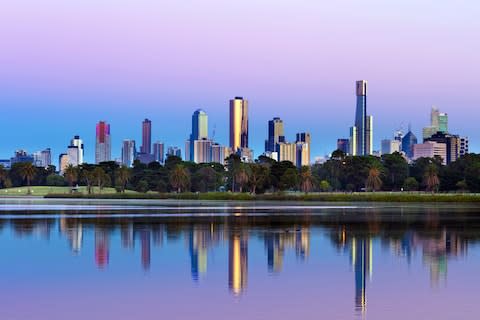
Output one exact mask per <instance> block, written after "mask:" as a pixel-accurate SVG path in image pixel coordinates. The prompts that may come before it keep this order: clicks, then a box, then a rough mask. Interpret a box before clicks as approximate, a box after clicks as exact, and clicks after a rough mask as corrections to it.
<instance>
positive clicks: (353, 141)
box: [348, 126, 358, 156]
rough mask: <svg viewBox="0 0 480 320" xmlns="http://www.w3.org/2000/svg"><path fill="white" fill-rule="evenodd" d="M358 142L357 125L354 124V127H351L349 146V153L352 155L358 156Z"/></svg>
mask: <svg viewBox="0 0 480 320" xmlns="http://www.w3.org/2000/svg"><path fill="white" fill-rule="evenodd" d="M357 142H358V139H357V127H356V126H353V127H350V141H349V143H348V144H349V147H350V152H349V154H350V155H351V156H356V155H357V150H358V148H357Z"/></svg>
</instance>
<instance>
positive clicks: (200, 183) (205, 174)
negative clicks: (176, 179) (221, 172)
mask: <svg viewBox="0 0 480 320" xmlns="http://www.w3.org/2000/svg"><path fill="white" fill-rule="evenodd" d="M218 184H219V177H218V174H217V172H216V171H215V169H213V168H212V167H211V166H204V167H201V168H200V169H198V170H197V171H196V172H195V173H194V174H193V178H192V188H193V190H194V191H200V192H207V191H214V190H216V189H217V187H218Z"/></svg>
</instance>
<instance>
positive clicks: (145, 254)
mask: <svg viewBox="0 0 480 320" xmlns="http://www.w3.org/2000/svg"><path fill="white" fill-rule="evenodd" d="M140 244H141V251H142V255H141V259H142V268H143V270H145V271H148V270H149V269H150V231H149V230H146V229H142V230H140Z"/></svg>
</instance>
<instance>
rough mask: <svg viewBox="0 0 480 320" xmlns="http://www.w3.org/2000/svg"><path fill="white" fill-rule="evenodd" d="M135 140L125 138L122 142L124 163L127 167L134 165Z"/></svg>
mask: <svg viewBox="0 0 480 320" xmlns="http://www.w3.org/2000/svg"><path fill="white" fill-rule="evenodd" d="M136 153H137V152H136V148H135V140H123V142H122V164H123V165H124V166H127V167H131V166H132V165H133V160H135V157H136Z"/></svg>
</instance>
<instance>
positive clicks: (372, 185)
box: [365, 167, 382, 192]
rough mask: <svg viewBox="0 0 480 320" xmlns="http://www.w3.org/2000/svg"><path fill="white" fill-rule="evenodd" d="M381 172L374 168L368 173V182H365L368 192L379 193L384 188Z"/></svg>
mask: <svg viewBox="0 0 480 320" xmlns="http://www.w3.org/2000/svg"><path fill="white" fill-rule="evenodd" d="M380 176H381V171H380V169H379V168H377V167H372V168H370V170H369V171H368V177H367V181H366V182H365V188H366V189H367V190H368V191H373V192H375V191H378V190H380V189H381V188H382V179H381V178H380Z"/></svg>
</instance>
